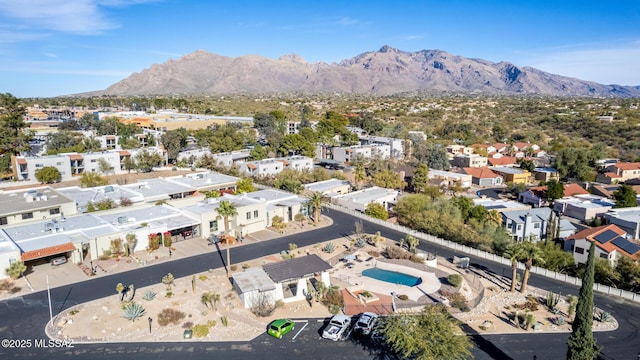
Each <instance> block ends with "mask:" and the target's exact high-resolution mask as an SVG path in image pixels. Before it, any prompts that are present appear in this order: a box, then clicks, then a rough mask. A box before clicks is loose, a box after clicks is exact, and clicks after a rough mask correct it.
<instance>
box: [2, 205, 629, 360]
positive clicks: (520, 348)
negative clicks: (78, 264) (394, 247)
mask: <svg viewBox="0 0 640 360" xmlns="http://www.w3.org/2000/svg"><path fill="white" fill-rule="evenodd" d="M327 215H328V216H330V217H331V218H332V219H333V225H331V226H328V227H324V228H320V229H318V230H314V231H311V232H305V233H300V234H295V235H291V236H286V237H282V238H279V239H273V240H268V241H264V242H260V243H257V244H251V245H245V246H242V247H238V248H234V249H232V250H231V259H232V261H233V262H234V263H241V262H244V261H248V260H251V259H254V258H259V257H262V256H264V255H268V254H274V253H279V252H280V251H282V250H286V249H288V244H289V243H296V244H297V245H298V246H300V247H302V246H306V245H312V244H315V243H317V242H321V241H325V240H327V239H334V238H336V237H340V236H347V235H351V234H353V232H354V230H355V223H356V221H357V220H358V219H357V218H355V217H352V216H350V215H348V214H345V213H342V212H339V211H337V210H330V211H329V212H328V213H327ZM364 228H365V231H366V232H368V233H374V232H376V231H380V233H381V235H382V236H384V237H387V238H390V239H394V240H398V239H400V238H402V237H404V236H405V234H402V233H399V232H396V231H393V230H390V229H387V228H384V227H380V226H378V225H375V224H373V223H369V222H367V221H365V222H364ZM203 241H204V240H203ZM419 248H420V249H422V250H425V251H430V252H434V251H435V252H437V254H438V255H439V256H443V257H446V258H452V257H453V256H454V255H461V254H460V253H454V252H452V251H451V250H449V249H446V248H441V247H439V246H436V245H433V244H428V243H426V244H425V243H422V244H420V245H419ZM221 250H222V251H221V252H219V253H218V252H216V251H215V248H213V247H212V251H211V252H207V253H204V254H202V255H198V256H194V257H191V258H186V259H176V260H173V261H171V262H165V263H160V264H157V265H152V266H147V267H142V268H140V269H137V270H134V271H130V272H126V273H119V274H114V275H110V276H104V277H99V278H94V279H89V280H87V281H84V282H80V283H76V284H71V285H67V286H62V287H59V288H54V289H51V299H52V302H53V312H54V315H55V314H56V313H59V312H60V311H62V310H64V309H67V308H69V307H71V306H74V305H77V304H81V303H84V302H87V301H90V300H94V299H98V298H102V297H105V296H109V295H113V289H114V286H115V284H117V283H118V282H122V283H134V284H135V285H136V287H137V288H141V287H145V286H148V285H152V284H157V283H159V282H160V280H161V278H162V276H164V275H165V274H166V273H168V272H171V273H172V274H174V276H175V277H183V276H187V275H191V274H193V273H197V272H203V271H206V270H208V269H210V268H218V267H221V266H223V263H222V258H223V257H224V255H225V254H224V249H221ZM472 265H473V266H475V267H478V268H480V269H483V270H484V271H490V272H494V273H496V274H500V275H502V274H509V273H510V272H509V271H510V269H509V268H507V267H506V266H503V265H500V264H494V263H491V262H488V261H484V260H478V259H473V258H472ZM529 281H530V284H531V285H533V286H535V287H539V288H543V289H547V290H550V291H554V292H558V293H561V294H562V295H567V294H570V293H571V294H577V293H578V290H579V289H578V288H577V287H575V286H572V285H568V284H564V283H561V282H558V281H555V280H551V279H547V278H543V277H540V276H537V275H535V274H533V275H532V276H531V278H530V280H529ZM595 302H596V304H597V306H598V307H599V308H603V309H606V310H607V311H609V312H610V313H611V314H612V315H613V316H614V317H615V318H616V319H617V320H618V322H619V324H620V327H619V328H618V330H616V331H613V332H605V333H596V335H595V336H596V339H597V342H598V345H600V346H603V351H602V358H603V359H621V360H622V359H637V354H638V353H639V352H640V341H638V340H637V336H638V328H639V326H640V306H638V304H637V303H633V302H628V301H623V300H621V299H619V298H616V297H611V296H606V295H603V294H599V293H596V296H595ZM0 319H2V320H1V321H2V323H1V324H0V337H1V338H2V339H14V340H20V339H21V340H27V339H31V340H32V342H31V344H32V345H31V346H30V347H28V348H24V347H23V348H5V347H3V348H0V358H2V359H5V358H38V359H42V358H45V356H46V358H48V359H56V358H62V357H65V358H67V357H75V358H83V359H84V358H90V359H102V358H108V359H114V358H132V357H133V358H135V359H146V358H149V359H151V358H153V359H164V358H175V357H181V358H195V359H199V358H203V357H210V356H211V357H214V358H222V359H251V358H255V357H259V358H261V359H271V358H273V359H276V358H277V359H281V358H282V356H283V354H291V356H295V358H297V359H324V358H327V359H328V358H331V359H367V358H369V359H375V358H388V354H380V352H379V351H377V350H375V349H373V350H372V349H371V348H369V347H368V346H366V345H363V344H361V343H359V342H358V341H357V340H354V339H349V340H347V341H339V342H332V341H322V340H320V339H319V337H320V336H319V331H320V329H321V327H322V324H320V323H317V321H316V322H315V323H313V321H315V320H312V322H310V324H309V326H307V327H306V328H305V329H304V331H303V332H302V333H301V334H300V335H299V336H298V337H297V338H296V339H295V341H291V340H288V339H283V340H284V341H277V339H274V338H270V337H267V336H266V335H264V336H259V337H258V338H256V339H254V340H253V341H251V342H242V343H240V342H234V343H222V342H220V343H211V342H196V341H193V342H181V343H144V344H141V343H109V344H75V345H74V347H73V348H63V347H49V348H43V347H39V348H35V347H34V343H35V341H34V340H39V339H46V336H45V334H44V326H45V324H46V322H47V321H48V320H49V310H48V302H47V293H46V291H41V292H37V293H33V294H29V295H26V296H21V297H17V298H12V299H8V300H4V301H1V302H0ZM296 331H297V330H296ZM472 338H473V340H474V343H475V348H474V350H473V354H474V357H475V359H480V360H482V359H533V358H534V356H535V357H536V358H537V359H540V360H542V359H563V358H565V353H566V340H567V338H568V334H526V335H483V336H480V335H475V336H472ZM40 345H42V344H40ZM52 345H53V346H56V345H57V344H52ZM287 357H288V355H287Z"/></svg>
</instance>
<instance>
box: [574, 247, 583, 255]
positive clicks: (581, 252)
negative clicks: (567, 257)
mask: <svg viewBox="0 0 640 360" xmlns="http://www.w3.org/2000/svg"><path fill="white" fill-rule="evenodd" d="M576 253H578V254H584V249H583V248H581V247H577V246H576Z"/></svg>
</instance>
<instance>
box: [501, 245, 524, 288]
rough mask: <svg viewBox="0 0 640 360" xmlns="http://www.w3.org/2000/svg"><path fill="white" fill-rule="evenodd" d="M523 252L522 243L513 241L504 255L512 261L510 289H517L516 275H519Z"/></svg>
mask: <svg viewBox="0 0 640 360" xmlns="http://www.w3.org/2000/svg"><path fill="white" fill-rule="evenodd" d="M521 254H522V246H521V244H520V243H517V242H516V243H513V244H510V245H509V246H507V248H506V249H505V250H504V253H503V254H502V256H504V257H505V258H507V259H509V261H511V289H510V290H509V291H511V292H514V291H516V276H517V275H518V260H520V258H521Z"/></svg>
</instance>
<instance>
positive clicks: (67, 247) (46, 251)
mask: <svg viewBox="0 0 640 360" xmlns="http://www.w3.org/2000/svg"><path fill="white" fill-rule="evenodd" d="M75 249H76V247H75V246H73V244H72V243H66V244H62V245H56V246H50V247H46V248H42V249H38V250H33V251H25V252H24V253H22V255H21V256H20V258H21V259H22V261H29V260H35V259H40V258H43V257H47V256H52V255H58V254H61V253H65V252H69V251H73V250H75Z"/></svg>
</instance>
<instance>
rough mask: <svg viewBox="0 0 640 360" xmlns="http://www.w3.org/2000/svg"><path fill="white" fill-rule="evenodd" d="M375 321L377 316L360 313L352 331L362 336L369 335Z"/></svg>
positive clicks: (369, 313) (370, 313)
mask: <svg viewBox="0 0 640 360" xmlns="http://www.w3.org/2000/svg"><path fill="white" fill-rule="evenodd" d="M377 321H378V315H376V314H374V313H372V312H365V313H362V314H361V315H360V317H359V318H358V321H357V322H356V325H355V326H354V327H353V331H355V332H359V333H361V334H362V335H369V334H370V333H371V330H372V329H373V327H374V326H375V325H376V322H377Z"/></svg>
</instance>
